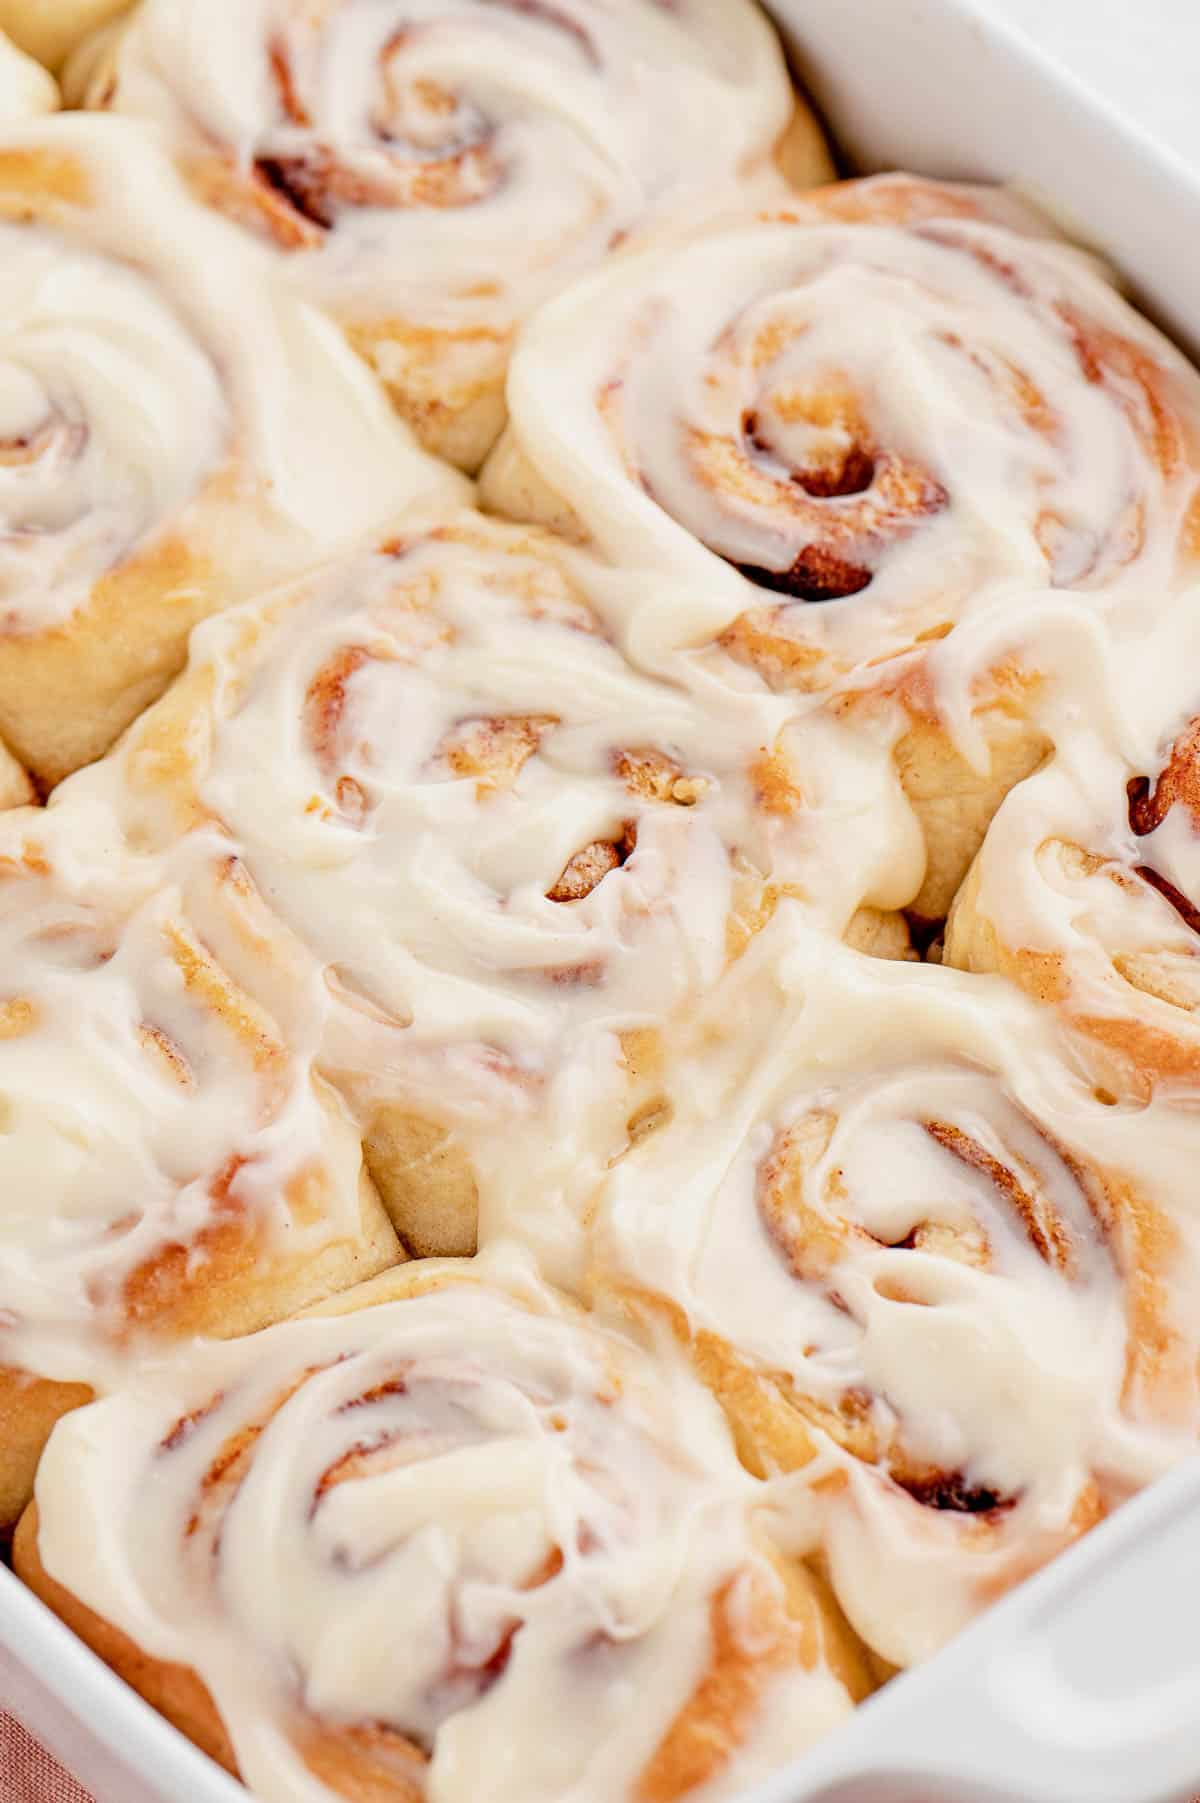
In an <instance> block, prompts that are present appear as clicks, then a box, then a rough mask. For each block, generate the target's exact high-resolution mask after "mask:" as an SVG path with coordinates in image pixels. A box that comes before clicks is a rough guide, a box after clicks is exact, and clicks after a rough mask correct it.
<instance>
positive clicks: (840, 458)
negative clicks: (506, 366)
mask: <svg viewBox="0 0 1200 1803" xmlns="http://www.w3.org/2000/svg"><path fill="white" fill-rule="evenodd" d="M509 404H510V409H511V413H512V419H511V423H510V426H509V428H508V431H507V433H506V435H505V437H504V439H503V440H502V441H501V443H500V445H499V446H498V447H497V449H496V451H495V452H494V453H493V456H492V459H491V460H490V461H489V464H488V466H487V468H486V470H485V471H484V475H483V481H482V490H481V492H482V494H483V497H484V500H485V504H486V505H488V506H489V507H491V508H493V509H494V510H497V511H499V512H503V513H507V514H510V515H513V516H516V517H524V518H537V519H545V520H550V521H552V522H553V523H554V524H555V525H556V526H557V527H558V528H559V529H561V530H572V529H573V530H574V531H575V533H576V535H577V536H580V537H583V538H586V539H588V540H590V541H591V542H592V543H593V544H595V545H596V546H597V547H598V549H599V550H600V551H601V552H602V553H604V554H606V555H607V556H609V557H611V558H612V559H613V560H614V562H616V563H618V564H623V565H626V566H634V567H636V568H637V569H638V570H639V571H640V572H641V573H642V588H643V595H644V599H643V603H642V604H643V606H644V607H645V608H646V609H647V610H651V609H653V608H655V606H656V604H657V606H658V609H659V612H660V614H661V616H662V629H663V630H668V629H671V630H675V631H677V632H678V634H679V635H680V637H681V638H683V639H686V641H687V642H688V643H690V644H691V645H693V646H699V645H701V644H702V643H703V642H705V641H708V642H709V644H710V648H711V649H710V654H711V655H712V656H718V655H719V656H720V657H722V658H724V659H725V660H726V661H727V662H728V661H730V660H732V661H733V662H734V663H735V664H736V665H737V666H738V667H739V668H740V667H745V666H748V667H749V668H750V669H752V670H754V671H756V672H757V673H758V674H759V676H760V677H761V678H762V679H763V680H764V681H765V682H766V683H768V684H770V685H771V686H773V687H776V688H784V689H789V690H792V691H795V692H798V693H800V694H802V695H805V696H809V697H812V698H814V700H816V701H818V702H825V703H826V704H828V705H830V706H833V707H836V708H837V709H838V711H839V712H842V713H844V714H847V715H849V716H850V717H851V718H852V719H854V720H855V721H857V722H859V723H860V724H861V725H862V726H863V727H864V729H866V730H870V731H872V732H876V733H890V734H891V735H892V739H893V743H894V750H895V758H896V762H897V766H898V768H899V770H900V772H901V775H902V778H903V781H904V784H905V787H906V789H907V790H908V792H909V795H910V797H911V799H912V802H913V806H914V807H915V809H916V810H917V813H918V816H919V817H920V819H921V821H922V824H923V826H924V828H925V832H926V838H927V842H928V855H929V868H928V871H927V873H926V877H925V881H924V883H923V884H922V886H921V891H920V894H919V895H918V896H917V897H916V898H915V903H914V905H915V906H916V908H917V910H918V912H920V913H922V914H927V915H940V914H942V913H944V911H945V908H946V905H947V903H948V901H949V899H950V897H951V896H952V894H953V892H954V889H955V887H956V885H957V882H958V881H959V879H960V877H961V875H962V873H963V871H964V870H965V867H966V865H967V863H968V862H969V860H970V856H971V854H972V853H973V851H974V849H975V847H976V846H977V845H978V843H979V840H980V838H981V837H982V832H983V830H984V827H985V826H986V823H987V820H988V818H989V817H990V815H991V813H992V812H993V811H994V809H995V806H996V805H997V803H998V801H999V799H1000V798H1001V796H1002V795H1003V794H1004V793H1005V792H1006V791H1007V789H1008V788H1009V787H1011V785H1012V784H1013V782H1014V781H1016V780H1018V779H1019V778H1020V777H1022V776H1024V775H1026V774H1028V773H1029V772H1030V770H1031V769H1033V768H1034V767H1035V766H1036V765H1037V763H1038V762H1039V761H1040V759H1041V758H1042V757H1043V756H1044V754H1045V752H1046V750H1047V748H1048V740H1047V737H1046V735H1045V733H1044V731H1043V730H1042V727H1041V725H1040V723H1039V720H1038V704H1039V694H1040V691H1041V688H1042V686H1043V677H1044V673H1043V671H1042V669H1041V666H1040V662H1039V650H1038V645H1037V632H1038V622H1039V609H1040V607H1041V605H1042V602H1043V599H1044V598H1046V597H1051V598H1052V595H1053V592H1054V591H1064V590H1066V591H1071V592H1073V593H1078V594H1079V595H1081V596H1083V597H1086V599H1087V601H1088V603H1089V604H1090V605H1091V606H1092V607H1093V608H1094V609H1095V610H1096V613H1097V615H1098V616H1099V617H1101V618H1104V619H1113V618H1121V617H1124V615H1123V614H1122V608H1124V610H1125V614H1127V615H1129V616H1130V617H1133V616H1136V617H1137V618H1138V619H1139V620H1140V621H1142V622H1144V619H1145V610H1146V606H1147V597H1148V596H1149V597H1153V596H1159V597H1162V598H1163V599H1165V598H1166V597H1168V596H1170V595H1171V594H1172V593H1173V592H1178V590H1179V589H1180V587H1181V586H1182V585H1183V584H1184V583H1186V582H1188V581H1192V580H1195V578H1196V576H1197V573H1198V569H1197V554H1198V552H1200V504H1198V501H1197V489H1198V481H1200V379H1198V378H1197V376H1196V374H1195V373H1194V372H1193V371H1192V370H1191V368H1190V367H1189V366H1188V365H1187V364H1186V363H1185V361H1184V360H1183V358H1182V357H1181V356H1180V355H1179V354H1178V353H1177V352H1176V351H1174V350H1173V349H1172V348H1171V347H1170V346H1169V345H1168V344H1167V343H1166V341H1165V340H1164V339H1163V338H1161V337H1160V336H1159V335H1158V334H1157V333H1156V332H1155V331H1153V330H1152V329H1151V328H1150V327H1149V326H1148V325H1147V324H1146V323H1145V322H1144V321H1143V320H1141V319H1140V318H1138V316H1137V315H1136V314H1135V313H1134V312H1133V311H1132V309H1131V308H1130V307H1129V306H1127V305H1126V303H1125V302H1124V301H1123V300H1122V299H1121V298H1120V296H1119V295H1118V294H1117V293H1116V291H1115V290H1114V288H1113V287H1112V285H1111V284H1110V282H1109V281H1108V280H1107V278H1106V277H1105V275H1104V273H1103V272H1102V271H1101V270H1100V268H1099V267H1098V266H1097V265H1096V264H1095V263H1094V262H1092V261H1091V260H1089V259H1088V258H1086V257H1085V256H1083V255H1082V253H1080V252H1078V251H1076V250H1074V249H1072V248H1070V247H1068V246H1066V245H1064V244H1061V243H1059V242H1056V241H1054V240H1052V239H1051V238H1050V237H1049V236H1048V235H1047V230H1046V227H1045V226H1044V225H1043V224H1042V223H1041V222H1040V221H1039V220H1038V219H1037V218H1036V217H1035V216H1033V215H1031V214H1029V213H1027V212H1025V211H1024V210H1023V209H1022V208H1020V207H1019V206H1018V204H1017V203H1016V202H1015V201H1012V200H1009V199H1008V198H1006V197H1004V196H1002V195H999V194H992V193H989V192H987V191H985V190H976V189H966V188H959V187H954V186H949V185H944V184H937V183H934V182H927V181H918V180H915V179H913V178H910V177H904V176H891V177H883V178H878V179H875V180H871V181H866V182H854V183H848V184H845V185H841V186H835V187H831V188H828V189H824V190H820V191H818V192H816V193H814V194H812V195H809V196H806V197H804V198H803V199H802V200H797V201H796V202H795V203H794V204H793V205H792V206H790V207H789V208H788V209H786V210H785V211H781V212H779V213H777V214H775V215H773V216H771V215H765V216H763V217H760V218H758V219H751V220H747V221H741V222H733V223H730V222H728V221H725V222H723V223H721V224H719V225H717V226H715V227H712V228H710V229H708V230H706V231H702V232H698V233H696V234H693V235H692V236H691V237H690V238H689V239H687V240H685V241H683V242H678V241H676V242H674V243H672V244H670V245H668V246H666V247H659V248H656V249H653V250H651V251H649V252H647V253H645V254H644V255H642V256H639V257H636V258H627V259H623V260H621V261H620V262H619V263H616V264H614V265H613V266H612V267H611V268H609V269H607V270H605V271H603V272H601V273H599V274H598V275H596V276H594V277H592V278H590V279H589V280H587V281H585V282H582V283H579V284H577V285H576V287H575V288H573V289H572V290H571V291H570V292H569V293H568V294H566V295H565V296H562V297H561V298H560V299H558V300H557V301H555V302H552V303H551V304H550V305H549V306H547V307H546V308H544V309H543V310H542V312H541V313H540V314H539V315H538V317H537V318H536V320H534V321H533V322H532V324H531V325H530V326H529V328H528V329H527V330H526V332H525V334H524V335H523V338H522V341H521V344H520V346H519V348H518V350H517V353H516V355H515V358H514V363H513V369H512V376H511V380H510V387H509ZM652 578H653V579H654V580H653V582H652V580H651V579H652ZM655 583H657V584H658V588H656V587H655V586H654V584H655ZM663 584H666V585H667V586H666V588H665V597H666V598H665V599H664V598H662V595H661V594H660V591H661V590H662V587H663ZM997 616H1000V617H1001V618H1003V619H1004V620H1005V622H1006V625H1007V631H1008V638H1009V643H1008V645H1007V647H1006V649H1005V651H1004V653H1003V654H997V655H995V656H993V657H991V658H990V659H984V658H982V657H981V658H977V659H972V658H970V657H969V656H968V650H969V648H970V646H971V644H972V643H973V640H972V638H971V633H972V632H973V631H974V629H975V627H976V624H977V622H980V621H983V620H988V621H991V620H994V618H995V617H997Z"/></svg>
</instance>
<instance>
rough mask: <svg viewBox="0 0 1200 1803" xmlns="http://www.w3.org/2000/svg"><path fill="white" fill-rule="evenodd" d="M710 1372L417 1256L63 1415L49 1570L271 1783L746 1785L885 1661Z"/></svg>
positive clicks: (646, 1797)
mask: <svg viewBox="0 0 1200 1803" xmlns="http://www.w3.org/2000/svg"><path fill="white" fill-rule="evenodd" d="M753 1501H754V1498H753V1495H752V1486H751V1485H750V1483H749V1481H748V1480H747V1479H746V1478H745V1475H744V1473H742V1472H741V1471H740V1470H739V1467H738V1463H737V1460H736V1458H735V1456H734V1454H733V1452H732V1449H731V1447H730V1445H729V1441H728V1436H727V1434H726V1432H725V1430H724V1427H723V1424H722V1423H721V1421H720V1419H719V1415H718V1412H717V1411H716V1410H715V1409H714V1408H713V1407H712V1404H711V1401H710V1399H709V1398H708V1397H707V1396H705V1394H704V1393H703V1391H702V1390H701V1389H700V1387H699V1386H698V1385H696V1384H695V1383H694V1380H691V1379H690V1378H689V1377H688V1376H687V1374H686V1373H685V1372H683V1371H681V1370H680V1369H679V1368H678V1367H676V1366H673V1365H672V1364H671V1363H669V1362H664V1363H655V1362H652V1361H650V1360H648V1359H647V1358H646V1357H645V1355H644V1354H642V1353H640V1352H639V1351H638V1350H637V1349H636V1348H635V1347H634V1346H633V1345H632V1344H631V1343H630V1342H629V1341H627V1340H625V1339H623V1338H621V1337H620V1336H618V1335H616V1334H614V1333H611V1332H609V1331H606V1330H604V1329H602V1328H599V1327H597V1326H595V1325H594V1324H592V1323H590V1322H589V1321H587V1320H586V1319H585V1318H584V1317H582V1316H580V1315H577V1314H575V1313H573V1312H572V1311H571V1310H570V1309H569V1308H568V1307H567V1305H565V1304H563V1303H561V1302H559V1301H557V1300H556V1299H555V1298H554V1297H553V1295H552V1294H551V1293H550V1292H548V1291H547V1290H546V1289H544V1288H543V1287H542V1286H541V1285H540V1284H539V1283H538V1282H537V1281H536V1280H535V1279H533V1278H532V1276H530V1275H529V1274H528V1271H527V1269H526V1268H525V1267H524V1266H523V1265H519V1264H516V1262H515V1261H513V1262H512V1263H511V1265H510V1264H507V1263H505V1262H501V1261H499V1260H496V1261H488V1262H484V1263H481V1265H480V1267H479V1268H478V1269H476V1268H474V1267H472V1266H465V1267H464V1266H463V1265H461V1264H458V1265H450V1266H440V1267H439V1266H438V1265H433V1266H422V1265H412V1266H406V1267H404V1268H403V1269H402V1270H400V1271H398V1272H396V1273H395V1274H390V1275H388V1276H386V1277H385V1278H383V1279H381V1280H376V1281H375V1282H374V1283H372V1284H369V1285H367V1286H365V1287H364V1288H362V1289H359V1290H356V1291H354V1292H352V1293H350V1294H349V1295H347V1296H346V1297H345V1298H343V1299H342V1301H341V1303H340V1304H339V1305H338V1308H337V1310H336V1312H332V1311H329V1310H322V1311H320V1312H318V1313H316V1314H312V1315H310V1316H308V1317H307V1318H304V1319H301V1320H298V1321H293V1322H289V1323H287V1324H285V1325H283V1326H282V1327H279V1328H274V1329H271V1330H269V1331H267V1332H266V1333H264V1334H261V1335H257V1336H255V1337H254V1338H252V1339H249V1340H243V1341H239V1342H236V1343H234V1344H231V1345H228V1346H217V1347H209V1348H205V1349H203V1350H202V1351H200V1352H199V1353H197V1354H196V1355H195V1356H194V1357H189V1358H188V1359H187V1360H186V1361H177V1362H175V1363H167V1364H164V1365H163V1366H162V1367H161V1368H159V1369H157V1370H154V1371H150V1372H148V1373H146V1374H145V1375H144V1376H143V1377H141V1378H139V1379H138V1380H137V1382H136V1383H134V1384H133V1385H131V1386H130V1387H129V1389H127V1390H126V1391H124V1392H123V1393H122V1394H121V1395H120V1396H115V1397H112V1398H109V1399H108V1400H107V1401H104V1402H102V1403H98V1404H97V1405H96V1406H95V1407H93V1408H91V1409H89V1410H87V1411H85V1412H84V1413H82V1414H80V1415H78V1416H76V1417H75V1418H74V1420H72V1421H65V1422H63V1423H62V1425H61V1426H60V1428H59V1429H58V1430H57V1432H56V1433H55V1435H54V1438H53V1440H52V1442H51V1445H50V1447H49V1449H48V1451H47V1454H46V1457H45V1459H44V1460H43V1464H42V1469H41V1472H40V1474H39V1479H38V1505H37V1512H36V1514H34V1513H31V1514H30V1516H28V1517H27V1518H26V1520H25V1522H24V1523H23V1524H22V1528H21V1531H20V1534H19V1536H18V1540H17V1546H16V1559H17V1564H18V1568H19V1570H20V1572H21V1574H22V1575H23V1576H24V1577H25V1578H26V1580H27V1581H28V1582H30V1583H31V1584H32V1585H33V1586H34V1588H35V1589H37V1590H38V1591H39V1593H40V1594H41V1595H43V1596H44V1597H46V1598H47V1600H48V1601H49V1602H50V1603H51V1605H52V1606H53V1607H54V1608H56V1609H58V1610H59V1611H60V1613H61V1614H62V1615H63V1616H64V1618H65V1619H66V1620H67V1621H68V1622H69V1623H70V1625H71V1626H72V1627H74V1628H75V1629H76V1630H77V1631H78V1632H80V1633H82V1634H83V1635H84V1637H85V1638H86V1639H88V1640H89V1641H90V1642H91V1644H92V1645H93V1646H95V1647H96V1648H97V1650H98V1651H99V1652H100V1653H101V1654H102V1655H103V1656H104V1657H105V1658H106V1659H108V1660H109V1661H110V1663H111V1664H112V1665H113V1666H114V1667H115V1668H116V1670H117V1671H119V1672H121V1673H122V1674H123V1675H124V1676H125V1677H127V1678H128V1680H129V1681H130V1682H131V1683H133V1684H134V1685H135V1686H136V1687H137V1688H138V1689H140V1690H141V1691H142V1692H143V1694H145V1695H146V1696H148V1697H149V1699H150V1700H151V1701H152V1702H154V1703H155V1704H157V1706H158V1707H159V1708H161V1709H163V1710H164V1711H165V1712H166V1713H167V1714H168V1715H169V1716H170V1717H171V1718H172V1719H173V1720H174V1721H175V1722H176V1723H177V1724H178V1725H179V1726H180V1727H181V1728H182V1729H183V1730H184V1732H185V1733H188V1734H190V1735H191V1736H192V1738H193V1739H194V1740H196V1741H197V1742H198V1743H199V1744H200V1745H201V1746H203V1747H204V1748H205V1749H206V1750H207V1751H209V1752H210V1753H212V1754H213V1756H214V1757H216V1758H217V1759H219V1760H221V1761H222V1762H223V1763H224V1764H226V1765H227V1766H229V1767H230V1769H231V1770H235V1771H237V1772H240V1774H241V1776H242V1777H243V1778H244V1780H245V1782H246V1784H247V1785H248V1786H249V1787H250V1788H251V1789H252V1790H253V1792H254V1794H255V1796H257V1797H260V1798H262V1799H263V1800H264V1803H273V1800H276V1799H277V1800H279V1803H283V1800H284V1799H287V1803H296V1800H298V1799H300V1798H304V1799H312V1800H313V1803H317V1800H318V1799H327V1798H338V1797H340V1798H347V1799H360V1798H364V1797H367V1796H372V1797H380V1798H382V1797H384V1796H387V1797H397V1798H404V1799H412V1800H413V1803H419V1799H421V1798H424V1797H431V1798H432V1797H437V1798H439V1799H445V1803H458V1800H459V1799H461V1800H462V1803H474V1800H475V1799H478V1798H479V1797H480V1796H482V1795H484V1794H486V1795H487V1796H488V1797H489V1798H494V1799H496V1803H516V1800H517V1799H520V1803H537V1800H540V1799H544V1800H545V1803H550V1800H551V1799H558V1798H561V1797H564V1796H568V1795H569V1796H571V1797H577V1798H579V1799H581V1803H582V1800H584V1799H589V1800H590V1799H595V1803H616V1800H617V1799H629V1800H630V1803H633V1800H634V1799H638V1800H640V1803H659V1800H661V1803H667V1800H668V1799H675V1798H683V1797H690V1796H699V1795H703V1796H704V1797H706V1798H707V1797H710V1796H711V1797H718V1796H726V1795H731V1794H733V1793H734V1792H735V1791H737V1790H739V1789H740V1788H741V1787H743V1786H744V1785H745V1784H746V1783H747V1782H749V1781H751V1780H752V1779H753V1778H754V1777H756V1776H758V1775H760V1774H764V1773H765V1772H767V1771H769V1770H771V1769H772V1768H773V1767H775V1766H777V1765H781V1764H783V1763H784V1762H785V1761H786V1760H787V1759H788V1758H789V1757H790V1756H791V1755H792V1754H794V1753H795V1752H796V1751H798V1750H799V1749H801V1748H802V1747H804V1746H805V1745H807V1744H808V1743H809V1742H811V1741H812V1740H813V1739H814V1738H815V1737H816V1736H817V1735H818V1734H820V1733H821V1732H822V1731H824V1730H825V1729H827V1728H828V1727H830V1726H832V1725H833V1724H834V1723H835V1722H837V1721H838V1720H839V1719H840V1718H841V1717H842V1716H843V1715H844V1713H845V1712H846V1711H847V1709H848V1707H849V1705H850V1702H851V1700H852V1699H853V1698H855V1697H857V1696H861V1695H862V1694H863V1693H864V1691H865V1690H866V1689H867V1688H869V1680H868V1678H867V1674H866V1671H865V1668H864V1664H863V1660H862V1655H861V1650H860V1649H858V1648H857V1646H856V1644H855V1643H854V1641H853V1639H852V1637H851V1636H850V1635H849V1634H848V1632H847V1630H846V1628H845V1625H844V1623H843V1622H842V1621H841V1619H840V1618H839V1615H838V1612H837V1610H836V1608H835V1606H834V1605H833V1604H832V1602H831V1600H830V1599H829V1597H828V1596H827V1594H826V1593H825V1591H824V1589H823V1587H822V1586H821V1584H820V1583H819V1582H818V1581H817V1580H816V1579H814V1578H812V1577H810V1576H809V1574H808V1573H807V1572H806V1571H805V1570H804V1568H803V1567H802V1566H799V1565H788V1564H785V1563H784V1562H783V1561H782V1560H779V1559H777V1558H775V1557H773V1556H772V1555H771V1554H769V1553H768V1552H766V1551H765V1550H764V1546H763V1543H762V1542H761V1541H760V1539H759V1537H758V1535H757V1533H756V1531H755V1528H754V1525H753V1520H752V1504H753Z"/></svg>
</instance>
